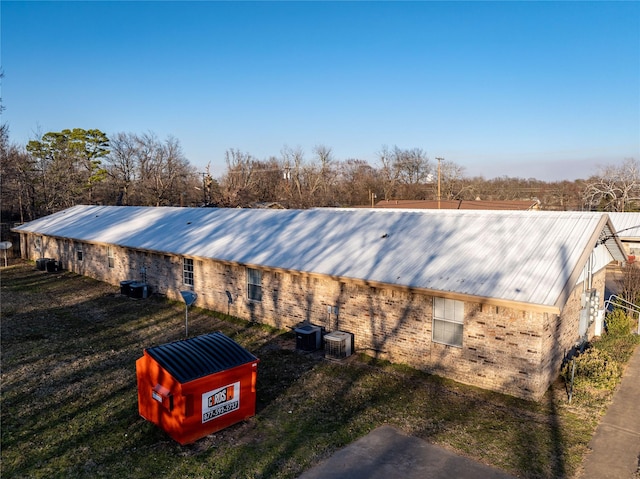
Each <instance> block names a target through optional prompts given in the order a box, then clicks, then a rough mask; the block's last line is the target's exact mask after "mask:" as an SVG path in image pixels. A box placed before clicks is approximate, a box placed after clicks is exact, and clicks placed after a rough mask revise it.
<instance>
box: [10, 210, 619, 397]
mask: <svg viewBox="0 0 640 479" xmlns="http://www.w3.org/2000/svg"><path fill="white" fill-rule="evenodd" d="M15 231H16V232H17V233H19V234H20V237H21V240H20V243H21V244H20V246H21V251H22V255H23V257H24V258H27V259H31V260H38V259H39V258H44V257H46V258H55V259H56V260H57V261H59V263H60V265H61V266H62V267H63V268H65V269H68V270H71V271H74V272H77V273H79V274H84V275H88V276H91V277H94V278H97V279H99V280H102V281H106V282H109V283H112V284H114V285H118V284H119V283H120V282H122V281H124V280H134V279H135V280H143V281H144V282H145V283H146V284H148V285H149V287H150V288H151V290H152V291H153V292H154V293H158V294H163V295H166V296H167V297H170V298H174V299H180V291H181V290H185V289H192V290H194V291H195V292H197V293H198V300H197V304H196V305H197V306H199V307H202V308H209V309H213V310H218V311H221V312H224V313H227V312H228V313H230V314H232V315H235V316H237V317H240V318H244V319H247V320H252V321H257V322H261V323H265V324H270V325H272V326H275V327H278V328H283V329H284V328H287V327H296V326H299V325H300V324H302V323H311V324H314V325H319V326H322V327H324V328H325V329H326V330H327V331H333V330H341V331H348V332H350V333H352V334H353V335H354V341H355V348H356V350H357V351H361V352H364V353H366V354H371V355H375V356H378V357H381V358H384V359H388V360H391V361H393V362H399V363H405V364H408V365H411V366H413V367H415V368H418V369H421V370H425V371H429V372H432V373H435V374H439V375H442V376H445V377H449V378H452V379H455V380H457V381H460V382H463V383H467V384H472V385H476V386H479V387H482V388H487V389H491V390H495V391H500V392H504V393H507V394H511V395H515V396H518V397H523V398H532V399H539V398H540V397H541V396H542V395H543V394H544V393H545V391H546V390H547V388H548V386H549V384H550V383H551V382H552V381H553V380H554V379H555V378H556V377H557V375H558V372H559V370H560V367H561V365H562V361H563V359H564V358H565V357H566V355H567V354H568V353H569V352H570V351H571V350H572V348H574V347H575V346H576V345H577V344H579V343H580V342H581V341H584V340H586V339H587V338H589V337H590V336H593V334H594V333H596V332H597V329H598V327H599V323H598V321H597V319H598V310H599V309H600V308H602V304H603V302H604V299H605V298H604V284H605V274H606V266H607V264H609V263H610V262H612V261H618V262H622V261H624V260H625V252H624V250H623V247H622V245H621V243H620V241H619V240H618V239H617V237H616V236H615V234H614V233H615V232H614V229H613V226H612V223H611V221H610V219H609V217H608V216H607V215H606V214H604V213H586V212H544V211H535V212H526V211H455V210H439V211H438V210H435V211H434V210H420V211H412V210H406V209H405V210H394V209H382V210H378V209H351V210H350V209H311V210H249V209H215V208H152V207H107V206H77V207H73V208H70V209H67V210H64V211H61V212H59V213H56V214H53V215H51V216H47V217H44V218H41V219H38V220H36V221H32V222H30V223H27V224H25V225H22V226H20V227H18V228H16V229H15Z"/></svg>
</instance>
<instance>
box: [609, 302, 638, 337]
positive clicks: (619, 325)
mask: <svg viewBox="0 0 640 479" xmlns="http://www.w3.org/2000/svg"><path fill="white" fill-rule="evenodd" d="M605 321H606V325H607V334H611V335H613V336H626V335H629V334H631V325H632V320H631V318H630V317H629V315H628V314H627V313H626V312H625V311H624V310H622V309H619V308H616V309H614V310H613V311H611V312H610V313H608V314H607V317H606V319H605Z"/></svg>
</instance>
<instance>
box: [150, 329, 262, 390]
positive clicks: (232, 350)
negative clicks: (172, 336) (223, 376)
mask: <svg viewBox="0 0 640 479" xmlns="http://www.w3.org/2000/svg"><path fill="white" fill-rule="evenodd" d="M145 351H146V353H147V354H148V355H149V356H151V357H152V358H153V359H155V360H156V361H157V362H158V364H160V366H162V367H163V368H164V369H166V370H167V371H168V372H169V373H170V374H171V375H172V376H173V377H174V378H175V379H176V380H177V381H179V382H181V383H186V382H189V381H193V380H194V379H198V378H201V377H203V376H207V375H209V374H214V373H218V372H220V371H224V370H226V369H231V368H233V367H236V366H241V365H243V364H246V363H250V362H253V361H257V360H258V358H256V357H255V356H254V355H253V354H251V353H250V352H249V351H247V350H246V349H244V348H243V347H242V346H240V345H239V344H238V343H236V342H235V341H234V340H233V339H231V338H229V337H227V336H225V335H224V334H222V333H221V332H219V331H218V332H215V333H210V334H205V335H202V336H197V337H195V338H189V339H183V340H181V341H175V342H173V343H168V344H163V345H160V346H154V347H152V348H147V349H145Z"/></svg>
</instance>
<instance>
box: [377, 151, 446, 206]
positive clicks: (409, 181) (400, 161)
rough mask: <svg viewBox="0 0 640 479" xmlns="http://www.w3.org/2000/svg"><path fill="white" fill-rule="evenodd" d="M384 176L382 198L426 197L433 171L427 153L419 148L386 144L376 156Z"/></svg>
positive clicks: (431, 182)
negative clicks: (390, 147) (391, 146)
mask: <svg viewBox="0 0 640 479" xmlns="http://www.w3.org/2000/svg"><path fill="white" fill-rule="evenodd" d="M378 158H379V160H380V163H381V165H382V169H381V171H382V177H383V178H384V199H386V200H388V199H391V198H392V197H394V196H398V197H400V198H402V199H426V197H427V196H429V195H430V192H431V190H432V187H431V186H429V185H432V184H433V178H434V171H433V168H432V166H431V162H430V161H429V158H428V157H427V154H426V153H425V152H424V151H423V150H421V149H420V148H412V149H401V148H398V147H397V146H394V147H393V149H391V150H390V149H389V148H387V147H386V146H383V147H382V150H381V151H380V153H379V156H378Z"/></svg>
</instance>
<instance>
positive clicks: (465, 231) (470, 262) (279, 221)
mask: <svg viewBox="0 0 640 479" xmlns="http://www.w3.org/2000/svg"><path fill="white" fill-rule="evenodd" d="M603 216H604V214H598V213H589V212H544V211H535V212H530V211H475V210H406V209H403V210H392V209H384V210H381V209H311V210H255V209H218V208H168V207H161V208H153V207H116V206H77V207H73V208H70V209H68V210H64V211H62V212H59V213H56V214H54V215H51V216H48V217H45V218H41V219H38V220H35V221H32V222H30V223H27V224H25V225H23V226H21V227H18V228H16V230H18V231H24V232H33V233H39V234H45V235H51V236H59V237H69V238H74V239H76V240H81V241H87V242H99V243H108V244H116V245H120V246H125V247H130V248H141V249H147V250H153V251H159V252H168V253H173V254H177V255H185V256H193V257H203V258H214V259H217V260H222V261H229V262H234V263H240V264H247V265H256V266H258V265H259V266H264V267H272V268H282V269H288V270H295V271H302V272H309V273H318V274H323V275H330V276H336V277H344V278H354V279H360V280H365V281H372V282H381V283H388V284H394V285H401V286H409V287H416V288H426V289H432V290H436V291H443V292H451V293H459V294H466V295H474V296H480V297H486V298H497V299H501V300H508V301H517V302H524V303H532V304H537V305H545V306H556V305H557V302H558V300H559V298H561V296H562V294H563V291H564V289H565V288H566V286H567V284H568V281H569V280H570V279H571V278H572V277H575V272H576V271H578V270H579V269H581V268H582V266H583V265H582V264H579V263H580V261H582V259H583V258H584V252H585V250H586V249H587V248H593V247H594V245H595V241H596V239H597V237H598V234H599V233H600V232H599V231H597V230H598V229H602V226H601V225H602V220H603ZM599 225H600V226H599ZM603 247H604V246H603Z"/></svg>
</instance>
